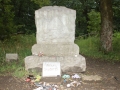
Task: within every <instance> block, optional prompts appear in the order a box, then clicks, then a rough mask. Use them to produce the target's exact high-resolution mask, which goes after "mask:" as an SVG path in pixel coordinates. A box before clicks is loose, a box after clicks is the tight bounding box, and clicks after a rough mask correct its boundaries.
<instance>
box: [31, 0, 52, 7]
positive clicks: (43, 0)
mask: <svg viewBox="0 0 120 90" xmlns="http://www.w3.org/2000/svg"><path fill="white" fill-rule="evenodd" d="M31 1H33V2H34V3H36V4H38V5H39V7H43V6H48V5H50V0H31Z"/></svg>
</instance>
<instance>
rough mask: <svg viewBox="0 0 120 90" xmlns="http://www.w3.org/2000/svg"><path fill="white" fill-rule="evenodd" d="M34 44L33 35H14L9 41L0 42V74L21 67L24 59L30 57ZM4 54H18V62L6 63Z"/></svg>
mask: <svg viewBox="0 0 120 90" xmlns="http://www.w3.org/2000/svg"><path fill="white" fill-rule="evenodd" d="M35 43H36V41H35V35H34V34H32V35H16V36H12V37H11V39H9V40H7V39H6V40H5V41H3V42H0V51H1V53H0V73H4V72H12V71H15V70H16V69H17V68H19V67H23V65H24V58H25V57H26V56H29V55H31V47H32V45H34V44H35ZM6 53H18V56H19V60H18V62H11V63H7V62H6V61H5V55H6Z"/></svg>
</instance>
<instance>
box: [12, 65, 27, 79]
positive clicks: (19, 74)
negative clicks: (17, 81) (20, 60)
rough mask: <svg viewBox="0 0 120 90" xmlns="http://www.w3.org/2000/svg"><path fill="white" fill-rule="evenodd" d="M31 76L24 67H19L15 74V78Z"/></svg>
mask: <svg viewBox="0 0 120 90" xmlns="http://www.w3.org/2000/svg"><path fill="white" fill-rule="evenodd" d="M28 74H29V72H28V71H26V70H25V68H24V67H18V68H17V69H16V70H15V72H13V74H12V75H13V76H15V77H18V78H22V77H24V76H27V75H28Z"/></svg>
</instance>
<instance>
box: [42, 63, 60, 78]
mask: <svg viewBox="0 0 120 90" xmlns="http://www.w3.org/2000/svg"><path fill="white" fill-rule="evenodd" d="M42 76H43V77H57V76H61V68H60V62H43V69H42Z"/></svg>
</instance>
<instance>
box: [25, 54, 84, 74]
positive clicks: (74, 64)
mask: <svg viewBox="0 0 120 90" xmlns="http://www.w3.org/2000/svg"><path fill="white" fill-rule="evenodd" d="M43 62H60V65H61V70H62V72H73V73H75V72H84V71H85V70H86V61H85V58H84V57H83V56H82V55H75V56H42V57H39V56H34V55H32V56H27V57H26V58H25V69H26V70H28V69H33V68H36V67H38V68H40V69H41V68H42V67H43Z"/></svg>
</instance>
